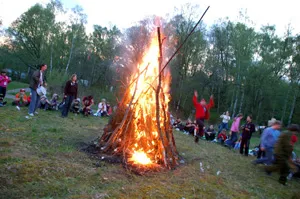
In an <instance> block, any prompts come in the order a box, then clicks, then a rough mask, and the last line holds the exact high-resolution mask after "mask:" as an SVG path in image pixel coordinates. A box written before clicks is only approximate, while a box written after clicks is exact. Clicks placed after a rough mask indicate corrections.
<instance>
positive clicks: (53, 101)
mask: <svg viewBox="0 0 300 199" xmlns="http://www.w3.org/2000/svg"><path fill="white" fill-rule="evenodd" d="M49 109H50V110H58V95H57V94H56V93H54V94H53V96H52V99H51V101H50V106H49Z"/></svg>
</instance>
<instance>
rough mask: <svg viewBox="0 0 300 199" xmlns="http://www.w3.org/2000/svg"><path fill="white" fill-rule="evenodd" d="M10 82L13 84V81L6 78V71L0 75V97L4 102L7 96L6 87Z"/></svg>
mask: <svg viewBox="0 0 300 199" xmlns="http://www.w3.org/2000/svg"><path fill="white" fill-rule="evenodd" d="M9 82H11V79H10V78H9V77H8V76H6V70H2V71H1V74H0V96H1V98H2V100H4V97H5V95H6V87H7V85H8V83H9Z"/></svg>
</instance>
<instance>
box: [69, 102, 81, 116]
mask: <svg viewBox="0 0 300 199" xmlns="http://www.w3.org/2000/svg"><path fill="white" fill-rule="evenodd" d="M70 112H72V113H75V114H79V113H80V98H77V99H75V100H74V102H73V103H72V104H71V108H70Z"/></svg>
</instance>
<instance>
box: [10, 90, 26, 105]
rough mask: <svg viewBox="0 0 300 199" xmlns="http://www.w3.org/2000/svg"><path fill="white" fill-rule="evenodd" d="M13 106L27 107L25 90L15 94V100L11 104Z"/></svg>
mask: <svg viewBox="0 0 300 199" xmlns="http://www.w3.org/2000/svg"><path fill="white" fill-rule="evenodd" d="M12 105H13V106H28V105H29V102H28V97H27V95H26V93H25V89H20V92H19V93H17V94H16V97H15V100H14V101H13V102H12Z"/></svg>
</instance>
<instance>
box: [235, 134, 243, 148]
mask: <svg viewBox="0 0 300 199" xmlns="http://www.w3.org/2000/svg"><path fill="white" fill-rule="evenodd" d="M241 141H242V136H240V138H239V139H238V141H236V142H235V145H234V149H236V150H239V149H240V147H241Z"/></svg>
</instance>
